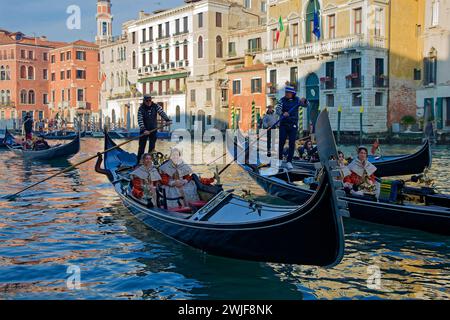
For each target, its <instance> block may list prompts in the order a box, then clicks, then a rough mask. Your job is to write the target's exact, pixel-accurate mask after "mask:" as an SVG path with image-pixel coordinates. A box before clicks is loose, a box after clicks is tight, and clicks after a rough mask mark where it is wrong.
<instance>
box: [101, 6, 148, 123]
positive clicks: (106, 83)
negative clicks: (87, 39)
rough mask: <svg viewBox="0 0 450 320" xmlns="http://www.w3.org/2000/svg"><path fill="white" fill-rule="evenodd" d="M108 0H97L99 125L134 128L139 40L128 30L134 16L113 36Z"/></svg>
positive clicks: (138, 100)
mask: <svg viewBox="0 0 450 320" xmlns="http://www.w3.org/2000/svg"><path fill="white" fill-rule="evenodd" d="M111 5H112V4H111V1H109V0H108V1H104V0H99V1H98V2H97V36H96V41H97V44H98V45H99V52H100V56H99V59H100V73H99V79H100V86H101V88H100V95H99V104H100V114H99V127H103V126H104V125H107V127H108V128H109V129H116V128H119V127H121V128H125V129H132V128H136V127H137V126H138V125H137V111H138V108H139V106H140V103H141V102H142V88H141V87H140V86H139V84H138V78H137V69H138V68H137V51H138V46H139V43H138V42H137V41H136V38H135V37H136V35H135V34H133V33H132V32H131V31H130V29H129V28H130V26H131V25H132V24H133V23H134V20H130V21H126V22H124V23H123V24H122V30H121V33H120V35H117V36H113V29H112V21H113V15H112V11H111Z"/></svg>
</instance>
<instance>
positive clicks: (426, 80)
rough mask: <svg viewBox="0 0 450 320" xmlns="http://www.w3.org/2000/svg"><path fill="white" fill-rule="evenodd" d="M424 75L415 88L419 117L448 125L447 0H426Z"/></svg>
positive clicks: (440, 128)
mask: <svg viewBox="0 0 450 320" xmlns="http://www.w3.org/2000/svg"><path fill="white" fill-rule="evenodd" d="M422 37H423V43H424V44H423V57H424V58H423V76H422V83H421V86H420V88H419V90H418V92H417V105H418V106H419V108H418V112H417V115H418V118H419V119H423V117H424V116H425V117H427V118H428V120H430V119H431V120H434V124H435V126H434V128H437V129H438V131H449V129H450V73H449V70H450V58H449V57H450V47H449V44H450V1H449V0H428V1H426V7H425V22H424V26H423V33H422Z"/></svg>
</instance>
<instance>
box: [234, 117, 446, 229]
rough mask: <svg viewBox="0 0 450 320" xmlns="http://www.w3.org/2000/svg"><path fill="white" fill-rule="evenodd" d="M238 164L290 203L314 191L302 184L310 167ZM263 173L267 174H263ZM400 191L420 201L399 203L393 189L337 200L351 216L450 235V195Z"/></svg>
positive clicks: (239, 151)
mask: <svg viewBox="0 0 450 320" xmlns="http://www.w3.org/2000/svg"><path fill="white" fill-rule="evenodd" d="M317 129H319V126H318V127H317ZM227 148H228V152H229V153H230V154H231V155H236V154H242V153H244V147H243V146H242V145H241V144H239V143H237V142H234V143H233V144H229V145H227ZM425 148H426V146H425ZM239 165H240V166H241V167H242V168H243V169H244V170H245V171H246V172H247V173H248V174H249V175H250V177H251V178H252V179H253V180H255V181H256V183H258V185H260V186H261V187H262V188H263V189H264V190H265V191H266V192H267V193H268V194H270V195H272V196H275V197H279V198H281V199H284V200H286V201H289V202H291V203H293V204H302V203H305V202H306V201H309V199H310V198H311V197H312V195H313V194H314V190H311V189H310V188H309V186H308V185H306V184H304V183H303V180H304V178H305V177H308V174H307V173H308V172H309V170H306V171H304V173H303V174H301V173H299V172H298V170H299V169H297V168H295V169H294V170H293V171H287V170H285V169H280V170H275V172H270V170H265V169H260V168H259V167H258V165H252V164H247V163H245V164H243V163H240V164H239ZM265 172H270V174H269V175H266V174H265ZM403 193H404V196H405V197H409V198H416V199H418V200H419V202H420V203H413V202H407V201H405V202H404V204H401V203H400V204H399V203H397V202H396V201H397V199H396V197H401V196H402V194H400V190H398V193H397V194H396V192H395V190H392V189H391V190H390V194H388V195H387V197H386V198H385V199H383V201H377V199H374V198H373V197H371V196H361V197H356V196H349V195H346V194H345V193H344V195H343V196H342V197H340V199H341V200H343V201H346V202H347V204H348V211H349V214H350V216H349V217H351V218H354V219H358V220H362V221H368V222H372V223H378V224H382V225H391V226H397V227H402V228H408V229H415V230H421V231H426V232H430V233H436V234H442V235H450V195H446V194H439V193H436V192H435V191H434V190H432V189H430V188H413V187H404V188H403ZM391 199H392V200H391Z"/></svg>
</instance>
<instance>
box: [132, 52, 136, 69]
mask: <svg viewBox="0 0 450 320" xmlns="http://www.w3.org/2000/svg"><path fill="white" fill-rule="evenodd" d="M132 65H133V69H136V51H133V58H132Z"/></svg>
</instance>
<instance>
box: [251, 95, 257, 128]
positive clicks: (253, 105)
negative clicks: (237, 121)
mask: <svg viewBox="0 0 450 320" xmlns="http://www.w3.org/2000/svg"><path fill="white" fill-rule="evenodd" d="M255 124H256V107H255V100H253V101H252V124H251V128H252V129H255V127H256V125H255Z"/></svg>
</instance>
